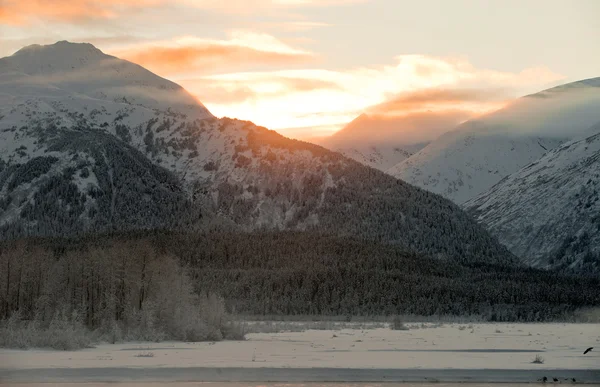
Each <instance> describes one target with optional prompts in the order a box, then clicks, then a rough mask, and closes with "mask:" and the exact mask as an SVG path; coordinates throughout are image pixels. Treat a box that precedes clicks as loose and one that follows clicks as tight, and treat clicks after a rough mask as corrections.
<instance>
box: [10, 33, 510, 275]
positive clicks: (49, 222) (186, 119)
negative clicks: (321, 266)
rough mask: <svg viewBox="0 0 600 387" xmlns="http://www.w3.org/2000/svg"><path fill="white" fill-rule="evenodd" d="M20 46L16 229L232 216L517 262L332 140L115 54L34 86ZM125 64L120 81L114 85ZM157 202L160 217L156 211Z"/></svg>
mask: <svg viewBox="0 0 600 387" xmlns="http://www.w3.org/2000/svg"><path fill="white" fill-rule="evenodd" d="M58 46H59V47H61V48H62V47H69V44H68V43H61V44H59V45H58ZM46 47H48V46H46ZM84 47H87V46H84ZM35 51H37V52H39V50H37V49H36V50H32V52H35ZM18 57H19V56H17V59H15V57H14V56H12V57H8V58H9V59H7V58H3V59H0V64H1V63H5V64H6V63H10V64H11V69H10V70H7V68H8V66H7V65H4V66H0V102H2V103H0V117H1V118H0V140H2V141H0V151H1V152H0V155H1V156H0V158H1V159H2V162H1V163H0V164H2V166H1V168H0V183H1V184H0V195H1V196H0V197H2V200H3V207H1V208H0V222H1V223H2V224H3V225H4V236H7V235H8V236H15V235H18V234H19V233H22V232H26V233H29V234H32V235H39V234H43V235H68V234H70V233H73V232H81V231H84V230H108V231H111V230H114V231H125V230H130V229H150V228H156V227H166V228H171V227H188V228H192V229H193V228H202V227H204V226H205V225H206V224H217V225H219V224H223V225H226V226H227V227H233V228H236V229H238V230H246V231H252V230H256V229H271V230H309V229H314V230H329V232H331V233H333V234H335V235H339V236H348V235H351V236H356V237H361V238H367V239H375V240H379V241H383V242H386V243H393V244H395V245H398V246H401V247H402V248H405V249H407V250H409V251H416V252H419V253H422V254H426V255H429V256H432V257H435V258H440V259H453V260H456V261H460V262H482V261H485V262H487V261H489V262H495V263H503V264H513V263H515V262H516V260H515V257H514V256H513V255H512V254H511V253H509V252H508V251H507V250H506V249H505V248H504V247H503V246H501V245H500V244H499V243H498V242H497V241H495V240H494V238H492V237H491V236H490V235H489V234H488V233H487V232H486V231H485V230H484V229H483V228H482V227H481V226H479V225H477V224H476V223H475V222H474V221H473V220H472V219H471V218H470V217H469V216H468V215H467V214H466V213H464V212H463V211H462V210H461V209H460V208H459V207H458V206H456V205H454V204H452V203H451V202H449V201H447V200H446V199H443V198H441V197H439V196H437V195H435V194H431V193H429V192H426V191H423V190H421V189H418V188H416V187H413V186H410V185H409V184H407V183H405V182H402V181H400V180H397V179H395V178H393V177H391V176H389V175H386V174H384V173H383V172H380V171H378V170H375V169H372V168H369V167H366V166H363V165H361V164H359V163H357V162H355V161H353V160H351V159H348V158H346V157H344V156H342V155H341V154H339V153H335V152H331V151H329V150H327V149H325V148H322V147H320V146H317V145H313V144H309V143H303V142H299V141H294V140H290V139H287V138H285V137H283V136H281V135H279V134H277V133H275V132H273V131H269V130H268V129H266V128H262V127H258V126H255V125H253V124H252V123H249V122H244V121H239V120H234V119H228V118H222V119H217V118H216V117H214V116H213V115H212V114H210V112H208V110H206V108H204V106H202V105H201V104H200V103H197V104H191V105H190V104H187V101H189V94H187V93H186V92H185V91H183V92H182V93H180V92H179V89H166V90H162V89H160V85H161V82H162V81H161V79H162V78H160V77H156V78H153V77H152V76H153V74H152V73H150V72H146V71H142V72H141V73H138V72H137V69H138V67H139V66H137V65H136V66H137V67H132V64H130V63H129V62H125V61H121V60H119V59H118V58H115V59H109V62H104V57H102V58H103V59H101V60H100V61H99V62H102V64H103V65H104V64H106V63H109V68H110V69H111V71H110V72H106V73H102V72H100V73H97V72H98V71H99V70H102V69H105V68H106V67H105V66H103V65H99V64H98V61H94V62H90V61H80V62H79V63H80V64H81V67H80V68H77V69H69V66H68V65H67V66H66V67H67V68H66V69H62V70H61V71H56V69H54V70H52V71H53V72H52V74H51V76H48V77H38V78H36V79H35V82H34V86H35V87H32V86H31V85H32V82H30V78H28V77H27V76H24V77H21V78H16V79H14V78H11V77H7V76H6V74H7V72H8V71H13V70H14V69H17V70H19V69H20V66H21V64H20V62H19V60H18V59H19V58H18ZM65 57H68V56H65ZM75 57H76V58H77V56H75ZM40 61H41V59H40ZM40 61H38V62H40ZM27 62H28V64H23V67H24V69H25V70H27V68H26V67H27V66H28V65H29V64H30V63H31V62H32V61H31V60H29V58H28V60H27ZM34 62H35V61H34ZM40 63H41V62H40ZM36 68H37V67H36ZM72 70H77V71H76V76H75V77H73V76H71V75H72V72H71V71H72ZM117 70H118V71H117ZM86 71H87V72H89V71H91V72H94V76H95V78H94V77H87V78H86V77H84V75H86ZM22 72H23V71H22ZM30 72H33V71H30ZM115 72H117V73H118V74H120V78H118V81H119V83H120V84H119V85H118V87H112V86H113V84H114V82H116V81H115V80H114V79H108V80H106V82H104V80H105V79H104V78H106V77H109V78H110V77H112V76H113V74H114V73H115ZM3 74H4V75H5V76H4V77H3V76H2V75H3ZM149 74H151V75H149ZM124 75H126V76H124ZM103 77H104V78H103ZM146 77H150V79H147V78H146ZM141 81H144V82H143V83H142V84H140V82H141ZM127 82H129V83H127ZM107 85H108V86H107ZM149 85H150V86H149ZM156 85H158V86H157V87H156ZM125 86H126V87H125ZM148 87H150V90H152V95H151V96H148V95H147V94H148V93H147V90H145V89H144V88H148ZM181 90H183V89H181ZM86 93H87V94H86ZM102 93H103V94H102ZM89 94H91V95H92V96H93V97H94V98H90V97H89ZM95 97H100V98H95ZM173 101H175V102H176V103H173ZM194 101H195V100H194ZM194 103H195V102H194ZM39 157H46V158H44V159H39ZM48 157H51V158H54V159H57V160H58V161H55V160H54V159H49V158H48ZM48 164H49V165H48ZM138 196H139V200H136V197H138ZM51 203H58V204H57V205H58V208H56V206H54V205H53V204H51ZM169 203H174V204H173V206H174V208H173V207H170V204H169ZM53 206H54V207H53ZM148 206H150V207H148ZM152 206H158V207H157V208H154V207H152ZM49 209H50V210H52V211H50V210H49ZM49 211H50V213H52V214H57V213H60V214H62V215H63V216H64V217H68V218H69V219H64V218H58V219H54V218H53V217H51V216H47V215H48V213H49ZM148 213H154V214H159V215H158V216H156V217H155V218H150V219H149V220H150V221H149V222H144V219H145V216H144V214H148ZM163 213H167V214H170V215H169V216H163V215H160V214H163ZM90 214H95V215H93V217H90V216H91V215H90ZM111 214H112V215H111ZM115 214H116V215H115ZM111 216H117V218H113V217H111ZM152 219H154V220H152ZM116 220H118V221H116ZM64 225H67V226H68V227H66V228H67V229H64V228H65V227H64ZM61 227H62V228H61ZM461 241H462V242H461Z"/></svg>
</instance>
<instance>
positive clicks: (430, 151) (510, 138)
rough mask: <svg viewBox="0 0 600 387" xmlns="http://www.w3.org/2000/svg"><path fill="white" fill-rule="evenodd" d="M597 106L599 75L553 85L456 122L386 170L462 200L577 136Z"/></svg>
mask: <svg viewBox="0 0 600 387" xmlns="http://www.w3.org/2000/svg"><path fill="white" fill-rule="evenodd" d="M598 109H600V78H594V79H588V80H584V81H579V82H575V83H570V84H566V85H562V86H558V87H555V88H552V89H549V90H545V91H542V92H540V93H537V94H532V95H529V96H526V97H522V98H519V99H518V100H516V101H514V102H513V103H512V104H510V105H508V106H507V107H505V108H503V109H501V110H499V111H496V112H494V113H491V114H488V115H486V116H483V117H481V118H479V119H477V120H470V121H467V122H465V123H464V124H461V125H460V126H458V127H457V128H456V129H455V130H453V131H451V132H448V133H446V134H444V135H442V136H440V137H439V138H438V139H437V140H435V141H433V142H431V143H430V144H429V145H427V146H426V147H425V148H423V149H422V150H420V151H419V152H417V153H416V154H415V155H413V156H411V157H410V158H408V159H407V160H404V161H402V162H400V163H399V164H397V165H396V166H394V167H392V168H390V169H389V170H388V173H390V174H392V175H393V176H395V177H397V178H400V179H402V180H405V181H407V182H409V183H411V184H414V185H417V186H419V187H422V188H425V189H427V190H429V191H432V192H435V193H439V194H441V195H443V196H445V197H447V198H449V199H451V200H453V201H454V202H456V203H459V204H460V203H464V202H465V201H467V200H469V199H471V198H473V197H474V196H476V195H478V194H480V193H482V192H484V191H485V190H487V189H489V188H490V187H491V186H493V185H494V184H496V183H497V182H499V181H500V180H501V179H502V178H504V177H505V176H507V175H509V174H511V173H513V172H516V171H517V170H519V169H520V168H522V167H524V166H525V165H527V164H529V163H531V162H533V161H535V160H537V159H538V158H540V157H541V156H542V155H543V154H544V153H546V152H547V151H548V150H550V149H553V148H555V147H557V146H558V145H560V144H561V143H563V142H565V141H567V140H570V139H573V138H574V137H576V136H577V135H581V134H582V133H583V132H584V131H585V130H586V129H588V128H589V127H591V126H592V125H594V124H595V123H596V122H597V121H598V114H597V111H598Z"/></svg>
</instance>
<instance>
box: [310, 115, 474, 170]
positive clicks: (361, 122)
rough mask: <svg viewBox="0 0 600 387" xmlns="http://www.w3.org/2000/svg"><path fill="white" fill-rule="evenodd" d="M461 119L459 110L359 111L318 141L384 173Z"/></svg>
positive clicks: (462, 117) (462, 118) (462, 116)
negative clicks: (392, 113)
mask: <svg viewBox="0 0 600 387" xmlns="http://www.w3.org/2000/svg"><path fill="white" fill-rule="evenodd" d="M464 118H465V117H464V114H460V113H454V114H452V113H445V114H439V113H435V112H421V113H412V114H408V115H406V116H398V117H397V116H386V115H381V114H366V113H363V114H361V115H360V116H358V117H357V118H356V119H354V120H353V121H352V122H350V123H349V124H348V125H346V126H345V127H344V128H342V129H340V130H339V131H338V132H336V133H335V134H333V135H332V136H330V137H326V138H323V139H321V140H320V141H318V143H319V144H320V145H323V146H324V147H326V148H329V149H332V150H335V151H337V152H340V153H342V154H343V155H344V156H346V157H349V158H351V159H354V160H356V161H358V162H359V163H362V164H365V165H368V166H370V167H373V168H377V169H379V170H381V171H384V172H385V171H387V170H388V169H389V168H391V167H393V166H394V165H396V164H398V163H400V162H401V161H404V160H406V159H407V158H409V157H411V156H412V155H413V154H415V153H416V152H418V151H419V150H420V149H422V148H423V147H425V146H426V145H427V144H428V143H429V142H430V141H431V140H432V139H435V138H436V137H437V136H439V135H440V134H442V133H444V132H446V131H447V130H448V129H450V128H453V127H454V126H456V125H457V124H458V123H459V122H461V121H463V120H464Z"/></svg>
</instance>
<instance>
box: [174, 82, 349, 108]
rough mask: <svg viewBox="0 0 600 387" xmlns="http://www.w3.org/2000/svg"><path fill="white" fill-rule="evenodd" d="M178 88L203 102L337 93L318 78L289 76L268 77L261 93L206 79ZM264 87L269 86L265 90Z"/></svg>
mask: <svg viewBox="0 0 600 387" xmlns="http://www.w3.org/2000/svg"><path fill="white" fill-rule="evenodd" d="M178 82H179V83H180V84H181V85H184V87H185V88H186V89H187V90H188V91H190V92H191V93H192V94H193V95H195V96H197V97H198V98H199V99H200V100H201V101H202V102H203V103H210V104H237V103H245V102H250V101H258V100H259V99H263V98H277V97H282V96H286V95H289V94H295V93H303V92H314V91H317V90H341V89H342V88H341V86H340V85H338V84H336V83H335V82H330V81H326V80H321V79H303V78H293V77H271V78H269V79H264V80H263V83H262V84H261V85H262V86H263V88H265V89H269V90H263V91H262V92H260V91H258V90H256V89H255V88H253V87H252V86H253V85H252V84H248V83H246V82H243V81H237V80H231V81H227V80H222V81H217V80H213V79H210V78H200V79H181V80H179V81H178ZM266 84H268V85H270V87H265V85H266Z"/></svg>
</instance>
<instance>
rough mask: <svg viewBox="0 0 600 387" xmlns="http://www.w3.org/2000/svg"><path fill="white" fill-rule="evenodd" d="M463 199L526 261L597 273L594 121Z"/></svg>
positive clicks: (598, 160)
mask: <svg viewBox="0 0 600 387" xmlns="http://www.w3.org/2000/svg"><path fill="white" fill-rule="evenodd" d="M590 132H595V133H594V134H589V135H588V136H585V137H583V138H580V139H578V140H574V141H571V142H567V143H566V144H563V145H561V146H559V147H558V148H556V149H554V150H551V151H550V152H548V153H547V154H545V155H544V156H543V157H542V158H540V159H539V160H537V161H535V162H534V163H531V164H529V165H527V166H526V167H524V168H522V169H521V170H519V171H518V172H516V173H514V174H512V175H510V176H508V177H506V178H505V179H503V180H502V181H501V182H500V183H498V184H497V185H495V186H494V187H492V188H491V189H490V190H488V191H486V192H485V193H483V194H481V195H479V196H478V197H476V198H474V199H473V200H471V201H468V202H467V203H465V208H467V209H468V210H469V211H470V212H471V213H472V214H473V215H475V216H476V218H477V219H478V220H479V221H480V222H481V223H482V224H483V225H485V226H486V227H487V228H488V229H489V230H490V231H491V232H492V234H494V235H496V236H497V237H498V238H499V239H500V241H501V242H502V243H503V244H504V245H506V246H508V248H509V249H510V250H511V251H512V252H513V253H515V254H516V255H518V256H519V257H522V259H523V261H524V262H525V263H527V264H529V265H531V266H535V267H542V268H561V269H566V270H571V271H577V272H585V273H589V272H595V273H598V272H600V215H599V214H600V193H599V192H600V126H596V127H594V128H593V129H592V130H591V131H590Z"/></svg>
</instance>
